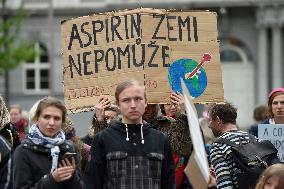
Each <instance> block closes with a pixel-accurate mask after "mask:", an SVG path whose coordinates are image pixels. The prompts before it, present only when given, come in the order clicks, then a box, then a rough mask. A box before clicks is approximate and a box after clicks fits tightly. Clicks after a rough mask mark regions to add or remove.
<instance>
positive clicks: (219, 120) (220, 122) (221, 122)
mask: <svg viewBox="0 0 284 189" xmlns="http://www.w3.org/2000/svg"><path fill="white" fill-rule="evenodd" d="M216 120H217V121H218V123H219V124H223V121H222V120H221V118H220V117H219V116H216Z"/></svg>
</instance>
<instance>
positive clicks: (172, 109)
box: [160, 104, 177, 118]
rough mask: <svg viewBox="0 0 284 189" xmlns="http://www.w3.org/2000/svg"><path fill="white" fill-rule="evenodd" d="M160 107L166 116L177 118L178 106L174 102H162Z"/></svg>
mask: <svg viewBox="0 0 284 189" xmlns="http://www.w3.org/2000/svg"><path fill="white" fill-rule="evenodd" d="M160 107H161V112H162V114H163V115H164V116H167V117H172V118H175V113H176V111H177V108H176V106H175V105H174V104H161V105H160Z"/></svg>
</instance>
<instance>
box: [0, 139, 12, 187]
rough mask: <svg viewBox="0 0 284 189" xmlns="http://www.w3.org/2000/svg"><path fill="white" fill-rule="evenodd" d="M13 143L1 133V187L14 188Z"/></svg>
mask: <svg viewBox="0 0 284 189" xmlns="http://www.w3.org/2000/svg"><path fill="white" fill-rule="evenodd" d="M12 151H13V149H12V145H11V144H10V143H9V142H8V141H7V140H6V139H5V138H4V137H2V136H1V135H0V188H1V189H13V165H12V163H13V162H12V161H13V157H12Z"/></svg>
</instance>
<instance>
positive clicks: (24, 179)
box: [14, 139, 82, 189]
mask: <svg viewBox="0 0 284 189" xmlns="http://www.w3.org/2000/svg"><path fill="white" fill-rule="evenodd" d="M59 148H60V154H59V160H60V157H62V155H63V154H64V153H65V152H75V147H74V144H73V143H72V142H71V141H65V142H64V143H63V144H62V145H60V146H59ZM51 165H52V157H51V155H50V149H49V148H45V147H43V146H38V145H35V144H34V143H32V142H31V141H30V140H29V139H25V140H23V141H22V144H21V145H20V146H18V147H17V148H16V151H15V154H14V186H15V189H51V188H52V189H65V188H68V189H80V188H82V183H81V176H80V171H79V169H78V168H77V170H76V171H75V173H74V174H73V176H72V177H71V178H70V179H69V180H67V181H63V182H60V183H57V182H56V181H55V180H54V179H53V177H52V175H51V173H50V170H51ZM77 167H78V166H77Z"/></svg>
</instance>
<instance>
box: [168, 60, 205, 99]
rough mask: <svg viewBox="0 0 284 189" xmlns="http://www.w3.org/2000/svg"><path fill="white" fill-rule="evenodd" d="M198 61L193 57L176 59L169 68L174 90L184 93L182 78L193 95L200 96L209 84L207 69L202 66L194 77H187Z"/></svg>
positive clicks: (194, 96) (169, 78)
mask: <svg viewBox="0 0 284 189" xmlns="http://www.w3.org/2000/svg"><path fill="white" fill-rule="evenodd" d="M197 65H198V63H197V62H196V61H195V60H192V59H178V60H176V61H174V62H173V63H172V64H171V65H170V67H169V69H168V80H169V83H170V85H171V87H172V90H173V91H178V92H180V93H182V88H181V81H180V78H182V79H183V81H184V82H185V84H186V87H187V89H188V90H189V92H190V95H191V97H192V98H193V99H194V98H197V97H199V96H200V95H201V94H202V93H203V92H204V90H205V89H206V86H207V76H206V72H205V70H204V69H203V68H202V67H201V68H200V69H199V71H198V72H197V73H196V74H195V75H194V76H193V77H192V78H188V79H186V78H185V74H187V73H191V72H192V70H194V68H196V67H197Z"/></svg>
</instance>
